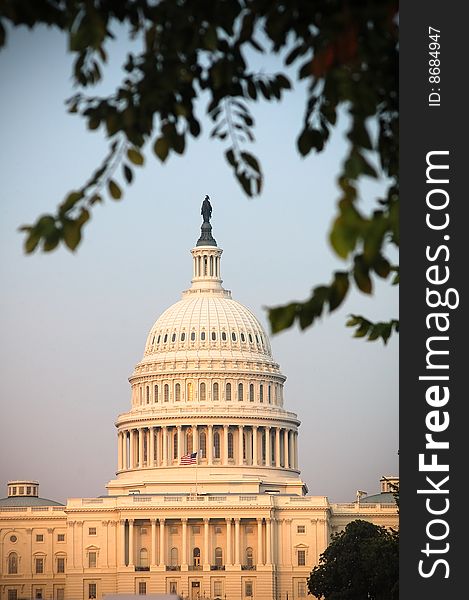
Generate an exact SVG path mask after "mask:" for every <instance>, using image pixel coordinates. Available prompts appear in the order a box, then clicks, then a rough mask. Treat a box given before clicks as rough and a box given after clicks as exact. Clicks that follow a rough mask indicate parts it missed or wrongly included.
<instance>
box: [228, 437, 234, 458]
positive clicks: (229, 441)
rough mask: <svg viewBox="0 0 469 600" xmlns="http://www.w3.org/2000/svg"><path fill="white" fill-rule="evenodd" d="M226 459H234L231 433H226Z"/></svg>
mask: <svg viewBox="0 0 469 600" xmlns="http://www.w3.org/2000/svg"><path fill="white" fill-rule="evenodd" d="M228 458H234V452H233V433H232V432H231V431H228Z"/></svg>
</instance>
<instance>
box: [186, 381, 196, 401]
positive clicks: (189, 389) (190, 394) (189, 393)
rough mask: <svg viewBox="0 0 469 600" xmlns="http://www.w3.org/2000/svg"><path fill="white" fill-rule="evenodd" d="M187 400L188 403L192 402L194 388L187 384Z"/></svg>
mask: <svg viewBox="0 0 469 600" xmlns="http://www.w3.org/2000/svg"><path fill="white" fill-rule="evenodd" d="M187 400H188V402H192V400H194V386H193V384H192V383H188V384H187Z"/></svg>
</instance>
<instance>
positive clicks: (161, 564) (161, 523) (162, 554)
mask: <svg viewBox="0 0 469 600" xmlns="http://www.w3.org/2000/svg"><path fill="white" fill-rule="evenodd" d="M165 429H166V428H165ZM165 562H166V553H165V551H164V519H160V566H163V565H164V564H165Z"/></svg>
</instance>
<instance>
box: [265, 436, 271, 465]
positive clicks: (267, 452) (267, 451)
mask: <svg viewBox="0 0 469 600" xmlns="http://www.w3.org/2000/svg"><path fill="white" fill-rule="evenodd" d="M264 429H265V466H266V467H270V457H271V454H272V452H271V449H270V427H264Z"/></svg>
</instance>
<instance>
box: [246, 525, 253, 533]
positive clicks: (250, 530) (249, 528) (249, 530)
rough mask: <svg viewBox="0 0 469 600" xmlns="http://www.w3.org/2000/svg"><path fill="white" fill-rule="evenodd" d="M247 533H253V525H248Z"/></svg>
mask: <svg viewBox="0 0 469 600" xmlns="http://www.w3.org/2000/svg"><path fill="white" fill-rule="evenodd" d="M246 533H252V527H251V525H246Z"/></svg>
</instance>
